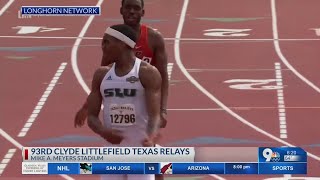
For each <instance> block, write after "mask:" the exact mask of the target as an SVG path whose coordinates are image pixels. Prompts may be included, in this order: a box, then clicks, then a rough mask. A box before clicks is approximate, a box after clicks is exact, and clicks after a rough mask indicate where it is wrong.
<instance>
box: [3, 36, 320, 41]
mask: <svg viewBox="0 0 320 180" xmlns="http://www.w3.org/2000/svg"><path fill="white" fill-rule="evenodd" d="M0 38H17V39H81V40H82V39H87V40H101V39H102V37H81V36H79V37H75V36H8V35H2V36H1V35H0ZM164 40H166V41H175V40H180V41H275V40H276V41H320V38H318V39H317V38H309V39H308V38H306V39H294V38H293V39H264V38H262V39H245V38H243V39H237V38H235V39H223V38H220V39H215V38H178V39H177V38H170V37H168V38H164Z"/></svg>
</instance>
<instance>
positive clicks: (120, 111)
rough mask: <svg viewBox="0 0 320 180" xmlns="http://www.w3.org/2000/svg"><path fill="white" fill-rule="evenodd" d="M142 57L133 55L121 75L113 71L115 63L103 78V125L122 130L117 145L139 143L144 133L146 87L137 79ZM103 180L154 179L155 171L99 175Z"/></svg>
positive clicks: (146, 117)
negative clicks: (126, 69) (149, 173)
mask: <svg viewBox="0 0 320 180" xmlns="http://www.w3.org/2000/svg"><path fill="white" fill-rule="evenodd" d="M140 64H141V60H140V59H138V58H136V59H135V64H134V66H133V68H132V69H131V71H130V72H129V73H128V74H127V75H125V76H122V77H119V76H117V75H116V73H115V64H113V65H112V67H111V69H110V70H109V72H107V74H106V75H105V77H104V78H103V80H102V82H101V85H100V92H101V95H102V98H103V106H104V109H103V122H104V125H105V126H106V127H109V128H112V129H119V130H123V132H124V139H123V140H122V142H121V144H120V145H112V144H111V143H108V142H107V143H108V144H107V146H135V147H141V146H142V141H143V139H144V138H146V137H147V133H146V129H147V123H148V112H147V108H146V99H145V90H144V87H143V86H142V84H141V82H140V80H139V70H140ZM101 179H103V180H154V179H155V176H154V175H121V174H119V175H112V174H106V175H101Z"/></svg>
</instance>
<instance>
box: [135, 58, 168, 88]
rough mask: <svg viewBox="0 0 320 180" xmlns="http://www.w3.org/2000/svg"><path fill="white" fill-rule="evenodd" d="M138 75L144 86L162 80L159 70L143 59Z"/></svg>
mask: <svg viewBox="0 0 320 180" xmlns="http://www.w3.org/2000/svg"><path fill="white" fill-rule="evenodd" d="M139 77H140V81H141V83H142V85H143V86H144V87H146V86H148V85H149V84H161V81H162V79H161V75H160V72H159V70H158V69H157V68H156V67H155V66H152V65H151V64H149V63H147V62H144V61H142V62H141V65H140V71H139Z"/></svg>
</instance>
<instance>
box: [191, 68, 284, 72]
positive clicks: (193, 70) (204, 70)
mask: <svg viewBox="0 0 320 180" xmlns="http://www.w3.org/2000/svg"><path fill="white" fill-rule="evenodd" d="M282 70H290V69H282ZM187 71H189V72H208V71H209V72H210V71H236V72H237V71H245V72H246V71H274V69H187Z"/></svg>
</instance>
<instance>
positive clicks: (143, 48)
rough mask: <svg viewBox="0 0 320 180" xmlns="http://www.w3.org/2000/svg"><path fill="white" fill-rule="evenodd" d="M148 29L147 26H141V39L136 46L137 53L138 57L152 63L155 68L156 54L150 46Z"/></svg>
mask: <svg viewBox="0 0 320 180" xmlns="http://www.w3.org/2000/svg"><path fill="white" fill-rule="evenodd" d="M148 28H149V27H147V26H146V25H143V24H141V25H140V38H139V41H138V42H137V44H136V47H135V52H136V56H137V57H138V58H139V59H142V60H143V61H146V62H148V63H150V64H151V65H153V66H156V65H157V64H156V59H155V58H154V53H153V51H152V50H151V49H150V46H149V44H148Z"/></svg>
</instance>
